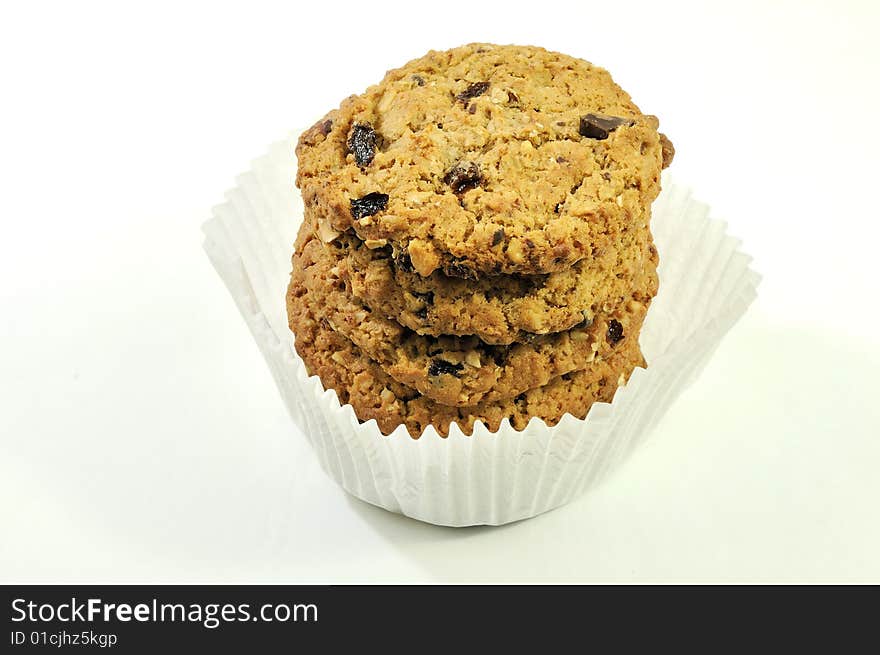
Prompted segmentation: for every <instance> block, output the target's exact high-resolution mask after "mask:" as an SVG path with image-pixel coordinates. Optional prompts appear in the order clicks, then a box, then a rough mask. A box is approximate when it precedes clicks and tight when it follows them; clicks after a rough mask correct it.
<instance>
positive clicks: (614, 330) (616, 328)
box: [606, 318, 623, 346]
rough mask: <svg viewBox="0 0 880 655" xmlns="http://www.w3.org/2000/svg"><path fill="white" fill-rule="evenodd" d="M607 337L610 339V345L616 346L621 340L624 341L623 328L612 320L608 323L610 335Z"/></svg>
mask: <svg viewBox="0 0 880 655" xmlns="http://www.w3.org/2000/svg"><path fill="white" fill-rule="evenodd" d="M606 336H607V338H608V343H610V344H611V345H612V346H613V345H616V344H617V343H618V342H619V341H620V340H621V339H623V326H622V325H621V324H620V323H619V322H617V321H616V320H614V319H613V318H612V319H611V320H610V321H608V334H607V335H606Z"/></svg>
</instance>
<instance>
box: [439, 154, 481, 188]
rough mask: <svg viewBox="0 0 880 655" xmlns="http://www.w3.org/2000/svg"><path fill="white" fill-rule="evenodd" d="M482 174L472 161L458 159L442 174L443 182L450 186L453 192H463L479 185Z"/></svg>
mask: <svg viewBox="0 0 880 655" xmlns="http://www.w3.org/2000/svg"><path fill="white" fill-rule="evenodd" d="M482 179H483V176H482V175H481V174H480V167H479V166H477V165H476V164H475V163H474V162H472V161H460V162H458V163H457V164H456V165H455V166H453V167H452V168H450V169H449V171H448V172H447V173H446V175H444V176H443V182H445V183H446V184H448V185H449V186H451V187H452V190H453V191H454V192H455V193H464V192H465V191H470V190H471V189H474V188H476V187H478V186H479V185H480V180H482Z"/></svg>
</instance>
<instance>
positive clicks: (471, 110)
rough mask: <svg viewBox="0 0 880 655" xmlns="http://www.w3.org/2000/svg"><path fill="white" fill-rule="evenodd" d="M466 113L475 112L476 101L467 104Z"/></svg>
mask: <svg viewBox="0 0 880 655" xmlns="http://www.w3.org/2000/svg"><path fill="white" fill-rule="evenodd" d="M468 113H469V114H476V113H477V103H475V102H472V103H471V104H470V105H468Z"/></svg>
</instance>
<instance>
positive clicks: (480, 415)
mask: <svg viewBox="0 0 880 655" xmlns="http://www.w3.org/2000/svg"><path fill="white" fill-rule="evenodd" d="M295 302H296V305H297V307H296V312H292V313H291V327H292V328H293V330H294V332H295V333H296V341H295V346H296V350H297V352H298V353H299V355H300V357H302V359H303V361H304V362H305V364H306V368H307V369H308V371H309V373H310V374H311V375H317V376H318V377H320V378H321V382H322V384H323V385H324V388H325V389H334V390H335V391H336V394H337V395H338V396H339V401H340V402H341V403H343V404H345V403H348V404H350V405H351V406H352V407H353V408H354V411H355V414H356V415H357V417H358V418H359V419H360V420H361V421H369V420H370V419H375V420H376V423H377V424H378V426H379V430H381V431H382V433H383V434H390V433H391V432H392V431H393V430H394V429H395V428H397V426H399V425H404V426H406V429H407V430H408V431H409V433H410V435H411V436H412V437H414V438H418V437H419V436H420V435H421V433H422V431H423V430H424V429H425V428H426V427H427V426H428V425H433V426H434V427H435V428H436V429H437V431H438V432H439V433H440V434H441V435H443V436H446V435H448V434H449V427H450V424H451V423H453V422H455V423H457V424H458V425H459V427H460V428H461V429H462V430H463V431H464V432H465V434H471V432H472V431H473V428H474V423H475V422H476V421H478V420H479V421H482V422H483V423H484V424H485V425H486V426H487V427H488V428H489V429H490V430H492V431H495V430H497V429H498V427H499V426H500V424H501V421H503V420H504V419H505V418H507V419H510V422H511V424H512V425H513V427H514V428H515V429H517V430H522V429H523V428H525V427H526V425H527V424H528V422H529V420H531V418H532V417H538V418H541V419H543V420H544V421H545V422H546V423H547V424H548V425H555V424H556V423H558V422H559V420H560V419H561V418H562V417H563V416H564V415H565V414H566V413H567V414H571V415H573V416H575V417H577V418H584V417H585V416H586V415H587V412H588V411H589V409H590V407H591V406H592V405H593V403H595V402H611V400H612V398H613V397H614V394H615V392H616V391H617V389H618V387H619V386H620V385H622V384H623V383H624V382H625V381H626V380H628V379H629V376H630V374H631V373H632V371H633V369H634V368H635V367H636V366H644V365H645V364H644V359H643V358H642V355H641V352H640V351H639V345H638V342H637V341H635V340H632V341H630V342H629V343H625V344H621V347H620V348H619V349H617V350H615V351H614V352H613V353H611V355H610V357H609V359H603V358H602V357H601V356H597V357H596V359H595V360H594V361H593V362H592V363H591V366H590V368H589V369H585V370H583V371H578V372H575V373H569V374H567V375H564V376H560V377H556V378H554V379H552V380H550V381H549V383H548V384H547V385H545V386H542V387H538V388H536V389H532V390H530V391H527V392H525V393H523V394H520V395H519V396H517V397H516V398H512V399H509V400H506V401H501V402H498V403H486V402H484V403H479V404H476V405H472V406H464V407H450V406H448V405H442V404H440V403H437V402H435V401H433V400H431V399H430V398H427V397H425V396H423V395H422V394H420V393H419V392H418V391H416V390H415V389H412V388H411V387H408V386H406V385H403V384H401V383H399V382H397V381H396V380H394V379H393V378H392V377H391V376H389V375H388V374H387V373H385V371H384V370H382V368H381V367H380V366H379V365H378V364H377V363H376V362H374V361H373V360H371V359H370V358H369V357H367V356H366V355H364V354H363V352H362V351H361V350H360V349H359V348H358V347H357V346H356V345H354V344H353V343H352V342H351V341H349V340H348V339H346V338H345V337H343V336H342V335H341V334H339V333H338V332H335V331H334V330H332V329H331V328H330V327H328V326H327V325H326V323H325V322H324V321H321V320H319V319H318V318H316V317H315V316H314V315H313V314H312V313H311V311H310V309H309V306H308V304H307V303H304V302H303V301H302V299H298V300H296V301H295Z"/></svg>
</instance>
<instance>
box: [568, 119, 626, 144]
mask: <svg viewBox="0 0 880 655" xmlns="http://www.w3.org/2000/svg"><path fill="white" fill-rule="evenodd" d="M632 124H633V121H632V120H630V119H628V118H620V117H619V116H602V115H600V114H587V115H586V116H581V124H580V127H579V128H578V133H579V134H580V135H581V136H585V137H587V138H588V139H598V140H599V141H601V140H602V139H607V138H608V135H609V134H611V133H612V132H613V131H614V130H616V129H617V128H618V127H620V126H621V125H632Z"/></svg>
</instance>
